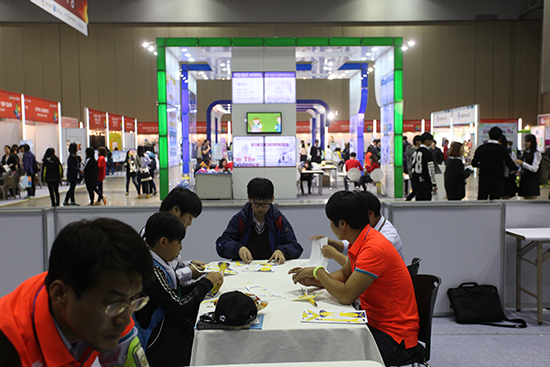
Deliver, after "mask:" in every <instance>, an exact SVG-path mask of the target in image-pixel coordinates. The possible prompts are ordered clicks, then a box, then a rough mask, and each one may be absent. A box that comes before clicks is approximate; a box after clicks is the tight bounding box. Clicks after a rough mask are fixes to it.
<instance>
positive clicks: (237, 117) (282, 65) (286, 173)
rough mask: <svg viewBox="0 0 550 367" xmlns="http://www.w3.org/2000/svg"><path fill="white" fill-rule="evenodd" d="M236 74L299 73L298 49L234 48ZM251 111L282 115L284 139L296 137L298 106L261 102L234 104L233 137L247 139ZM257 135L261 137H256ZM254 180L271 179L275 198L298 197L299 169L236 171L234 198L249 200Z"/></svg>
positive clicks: (248, 169) (235, 169)
mask: <svg viewBox="0 0 550 367" xmlns="http://www.w3.org/2000/svg"><path fill="white" fill-rule="evenodd" d="M231 70H232V71H233V72H264V71H275V72H276V71H280V72H283V71H292V72H295V71H296V48H295V47H233V48H232V52H231ZM247 112H281V113H282V124H281V126H282V131H281V134H280V135H281V136H296V103H284V104H279V103H269V104H265V103H261V104H260V103H258V104H238V103H235V101H234V103H233V105H232V129H233V137H238V136H247V131H246V123H245V119H246V114H247ZM256 136H257V135H256ZM254 177H267V178H269V179H270V180H271V181H272V182H273V185H274V186H275V198H278V199H293V198H296V167H266V168H239V167H235V168H234V169H233V198H234V199H246V198H247V195H246V185H247V183H248V181H250V180H251V179H252V178H254Z"/></svg>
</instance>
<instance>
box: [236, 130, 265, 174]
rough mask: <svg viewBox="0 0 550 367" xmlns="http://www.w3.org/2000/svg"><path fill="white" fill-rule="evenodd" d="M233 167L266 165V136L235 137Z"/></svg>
mask: <svg viewBox="0 0 550 367" xmlns="http://www.w3.org/2000/svg"><path fill="white" fill-rule="evenodd" d="M233 167H264V137H263V136H235V137H233Z"/></svg>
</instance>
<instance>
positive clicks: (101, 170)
mask: <svg viewBox="0 0 550 367" xmlns="http://www.w3.org/2000/svg"><path fill="white" fill-rule="evenodd" d="M97 151H98V153H99V157H98V159H97V170H98V175H97V186H96V188H95V192H96V193H97V195H98V198H97V201H96V202H95V203H96V205H99V204H101V201H103V205H107V197H106V196H104V195H103V180H104V179H105V175H106V174H107V161H106V160H105V157H106V156H107V149H106V148H105V147H99V148H97Z"/></svg>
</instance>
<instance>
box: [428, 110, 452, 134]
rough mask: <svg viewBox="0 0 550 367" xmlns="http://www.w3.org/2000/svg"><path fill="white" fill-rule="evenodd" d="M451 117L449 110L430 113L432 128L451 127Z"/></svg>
mask: <svg viewBox="0 0 550 367" xmlns="http://www.w3.org/2000/svg"><path fill="white" fill-rule="evenodd" d="M451 115H452V113H451V111H450V110H447V111H439V112H434V113H432V121H433V127H446V126H451ZM426 131H428V130H426Z"/></svg>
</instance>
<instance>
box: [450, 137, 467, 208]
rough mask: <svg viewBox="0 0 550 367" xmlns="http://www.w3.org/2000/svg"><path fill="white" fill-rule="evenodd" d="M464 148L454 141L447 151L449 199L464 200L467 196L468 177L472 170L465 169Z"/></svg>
mask: <svg viewBox="0 0 550 367" xmlns="http://www.w3.org/2000/svg"><path fill="white" fill-rule="evenodd" d="M463 155H464V148H463V147H462V144H461V143H459V142H456V141H454V142H453V143H452V144H451V149H449V151H448V152H447V160H446V161H445V165H446V169H445V192H446V193H447V200H462V199H463V198H464V197H465V196H466V179H467V178H468V177H470V174H471V173H472V170H470V169H466V170H465V169H464V164H463V163H462V156H463Z"/></svg>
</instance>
